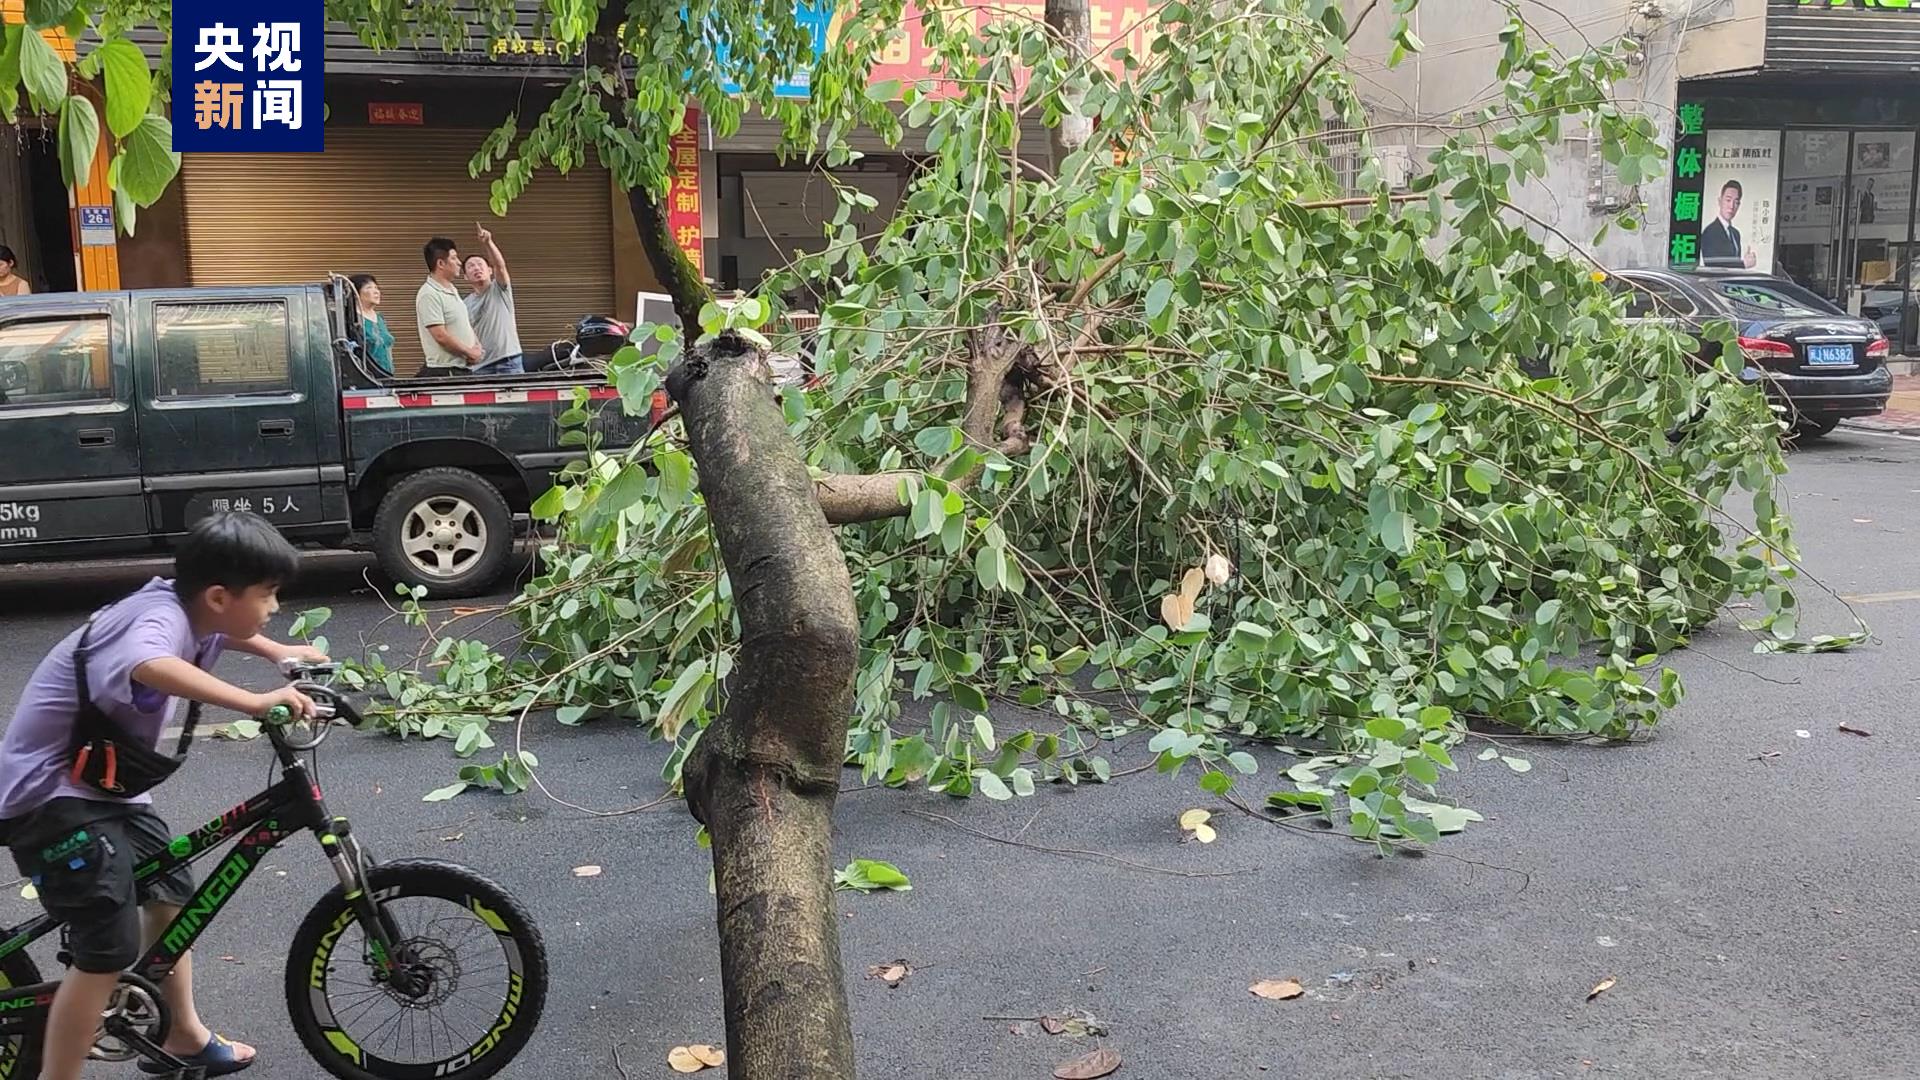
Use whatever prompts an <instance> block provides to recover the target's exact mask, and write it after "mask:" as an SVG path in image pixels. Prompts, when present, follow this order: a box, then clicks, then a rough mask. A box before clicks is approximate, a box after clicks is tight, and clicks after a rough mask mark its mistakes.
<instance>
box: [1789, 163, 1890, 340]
mask: <svg viewBox="0 0 1920 1080" xmlns="http://www.w3.org/2000/svg"><path fill="white" fill-rule="evenodd" d="M1914 142H1915V133H1914V132H1912V131H1845V130H1833V129H1828V130H1810V131H1809V130H1801V131H1788V132H1787V133H1786V137H1785V140H1784V142H1783V144H1782V153H1781V158H1782V160H1781V171H1780V201H1781V206H1780V239H1779V251H1778V257H1777V259H1776V266H1777V268H1778V271H1779V272H1780V273H1783V274H1784V275H1786V276H1787V277H1789V278H1792V279H1793V280H1794V281H1797V282H1799V283H1800V284H1802V285H1804V286H1806V287H1807V288H1809V289H1811V290H1813V291H1814V292H1817V293H1819V294H1820V295H1821V296H1824V297H1826V298H1827V299H1829V300H1831V301H1833V302H1834V303H1835V304H1837V305H1839V306H1840V307H1842V308H1844V309H1845V310H1847V311H1850V312H1853V313H1854V314H1857V315H1862V316H1864V317H1866V318H1869V319H1872V320H1873V321H1874V322H1875V323H1876V324H1878V325H1879V327H1880V332H1881V333H1882V334H1885V335H1886V337H1887V340H1888V341H1890V342H1892V343H1893V346H1894V348H1895V349H1897V350H1899V351H1900V352H1903V353H1907V354H1909V355H1911V354H1913V353H1915V352H1917V351H1920V349H1917V348H1916V345H1920V342H1916V336H1917V335H1916V331H1920V325H1916V324H1917V323H1920V304H1916V300H1920V297H1916V296H1915V293H1914V286H1915V271H1916V270H1920V268H1917V267H1915V266H1914V261H1915V248H1914V241H1913V217H1914V213H1913V210H1914V207H1913V196H1914V168H1915V157H1914Z"/></svg>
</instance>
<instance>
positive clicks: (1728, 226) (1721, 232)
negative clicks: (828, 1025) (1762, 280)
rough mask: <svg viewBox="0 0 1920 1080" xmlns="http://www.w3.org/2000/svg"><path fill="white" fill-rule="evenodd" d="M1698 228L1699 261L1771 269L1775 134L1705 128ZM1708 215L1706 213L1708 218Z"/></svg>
mask: <svg viewBox="0 0 1920 1080" xmlns="http://www.w3.org/2000/svg"><path fill="white" fill-rule="evenodd" d="M1702 180H1703V181H1704V183H1703V185H1702V193H1703V195H1704V196H1705V202H1706V204H1707V211H1708V213H1707V214H1703V215H1701V216H1702V217H1706V218H1707V221H1706V224H1705V225H1704V226H1703V227H1702V228H1701V230H1700V265H1701V266H1728V267H1735V268H1740V267H1745V268H1746V269H1749V270H1760V271H1763V272H1767V273H1771V272H1772V271H1773V233H1774V227H1775V226H1776V225H1777V224H1778V219H1779V207H1778V204H1779V199H1780V133H1779V132H1778V131H1741V130H1731V131H1729V130H1716V131H1709V132H1707V160H1706V171H1705V173H1704V174H1703V175H1702ZM1709 215H1711V216H1709Z"/></svg>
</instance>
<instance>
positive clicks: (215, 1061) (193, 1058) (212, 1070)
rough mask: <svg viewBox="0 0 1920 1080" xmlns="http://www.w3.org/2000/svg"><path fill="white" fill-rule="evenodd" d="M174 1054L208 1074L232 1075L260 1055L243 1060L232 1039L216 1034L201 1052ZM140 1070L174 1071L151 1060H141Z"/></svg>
mask: <svg viewBox="0 0 1920 1080" xmlns="http://www.w3.org/2000/svg"><path fill="white" fill-rule="evenodd" d="M173 1056H174V1057H177V1058H179V1059H180V1060H181V1061H184V1062H186V1063H187V1064H188V1065H191V1066H195V1067H197V1068H201V1069H205V1070H206V1075H207V1076H230V1075H232V1074H233V1073H237V1072H239V1071H240V1070H241V1069H244V1068H246V1067H247V1066H249V1065H252V1064H253V1063H254V1060H255V1058H257V1057H258V1056H259V1055H258V1054H256V1055H254V1057H250V1058H247V1059H246V1060H244V1061H243V1060H241V1059H240V1057H239V1055H238V1053H237V1052H236V1051H235V1050H234V1046H233V1043H232V1041H231V1040H229V1039H228V1038H227V1037H226V1036H224V1035H215V1036H214V1037H213V1038H211V1039H208V1040H207V1045H206V1046H205V1047H204V1048H203V1049H202V1050H201V1051H200V1052H199V1053H197V1054H175V1055H173ZM140 1071H141V1072H143V1073H146V1074H147V1075H148V1076H166V1075H168V1074H169V1073H172V1072H174V1070H172V1069H169V1068H166V1067H165V1066H162V1065H156V1064H154V1063H153V1062H151V1061H143V1062H141V1063H140Z"/></svg>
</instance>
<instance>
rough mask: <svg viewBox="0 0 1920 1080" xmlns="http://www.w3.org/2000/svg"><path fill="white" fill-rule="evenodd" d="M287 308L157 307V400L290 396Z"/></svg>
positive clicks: (260, 304)
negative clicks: (158, 398)
mask: <svg viewBox="0 0 1920 1080" xmlns="http://www.w3.org/2000/svg"><path fill="white" fill-rule="evenodd" d="M288 326H289V323H288V320H287V303H286V301H284V300H245V301H233V302H227V303H222V302H217V301H216V302H212V303H193V304H155V305H154V306H153V336H154V344H155V347H156V349H155V351H156V352H157V353H158V365H159V376H160V379H159V384H158V386H159V395H158V396H159V397H161V398H162V399H165V398H186V397H215V396H223V395H227V394H286V393H292V392H293V373H292V371H291V370H290V369H289V367H288V364H287V355H288V352H289V349H288V339H287V332H288Z"/></svg>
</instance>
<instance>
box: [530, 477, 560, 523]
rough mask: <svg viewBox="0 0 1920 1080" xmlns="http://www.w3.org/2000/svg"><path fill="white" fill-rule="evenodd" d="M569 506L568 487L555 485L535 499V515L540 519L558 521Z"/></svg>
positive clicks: (533, 512)
mask: <svg viewBox="0 0 1920 1080" xmlns="http://www.w3.org/2000/svg"><path fill="white" fill-rule="evenodd" d="M566 506H567V489H566V488H564V487H561V486H559V485H557V484H556V485H555V486H553V487H550V488H548V489H547V493H546V494H545V495H542V496H540V497H539V498H538V499H535V500H534V501H533V509H532V511H531V512H532V514H533V516H534V517H535V518H536V519H538V520H540V521H557V520H559V517H560V514H561V512H562V511H564V510H565V509H566Z"/></svg>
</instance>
